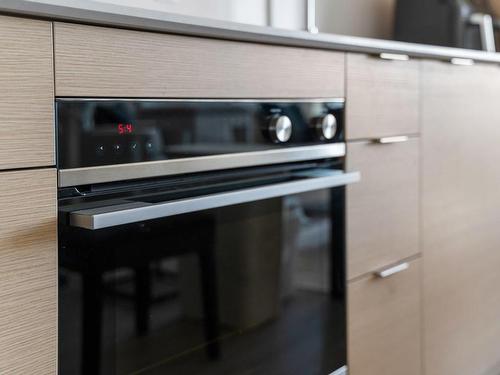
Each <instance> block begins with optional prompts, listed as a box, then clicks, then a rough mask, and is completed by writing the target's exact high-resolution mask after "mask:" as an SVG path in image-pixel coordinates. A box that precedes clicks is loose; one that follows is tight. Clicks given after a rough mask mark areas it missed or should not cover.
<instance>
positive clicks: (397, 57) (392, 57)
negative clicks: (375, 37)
mask: <svg viewBox="0 0 500 375" xmlns="http://www.w3.org/2000/svg"><path fill="white" fill-rule="evenodd" d="M379 57H380V58H381V59H383V60H394V61H408V60H410V56H408V55H404V54H400V53H384V52H382V53H381V54H380V55H379Z"/></svg>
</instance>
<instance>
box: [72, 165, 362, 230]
mask: <svg viewBox="0 0 500 375" xmlns="http://www.w3.org/2000/svg"><path fill="white" fill-rule="evenodd" d="M297 176H298V177H304V179H303V180H298V181H292V182H284V183H279V184H273V185H267V186H260V187H254V188H248V189H241V190H235V191H229V192H224V193H218V194H210V195H204V196H199V197H194V198H187V199H179V200H174V201H168V202H163V203H157V204H152V203H147V202H138V201H130V202H129V203H126V202H123V201H122V202H123V203H124V204H120V205H118V206H105V207H100V208H94V209H87V210H78V211H74V212H71V213H70V217H69V221H70V225H71V226H74V227H80V228H85V229H91V230H96V229H102V228H109V227H114V226H118V225H124V224H131V223H137V222H141V221H145V220H153V219H159V218H164V217H169V216H175V215H180V214H184V213H189V212H197V211H203V210H208V209H212V208H219V207H226V206H232V205H236V204H241V203H249V202H255V201H259V200H264V199H269V198H277V197H282V196H285V195H290V194H298V193H305V192H309V191H315V190H321V189H329V188H333V187H337V186H344V185H348V184H351V183H354V182H358V181H359V180H360V178H361V176H360V174H359V172H349V173H344V172H343V171H332V170H315V171H313V172H303V173H299V174H297Z"/></svg>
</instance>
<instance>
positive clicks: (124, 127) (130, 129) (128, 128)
mask: <svg viewBox="0 0 500 375" xmlns="http://www.w3.org/2000/svg"><path fill="white" fill-rule="evenodd" d="M116 129H117V131H118V134H120V135H124V134H133V133H134V126H133V125H132V124H122V123H120V124H118V125H117V127H116Z"/></svg>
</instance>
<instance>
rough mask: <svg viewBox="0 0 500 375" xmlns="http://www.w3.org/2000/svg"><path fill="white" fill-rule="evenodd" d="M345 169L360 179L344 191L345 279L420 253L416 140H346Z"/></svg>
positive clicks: (417, 144)
mask: <svg viewBox="0 0 500 375" xmlns="http://www.w3.org/2000/svg"><path fill="white" fill-rule="evenodd" d="M347 155H348V156H347V168H348V169H349V170H356V171H360V172H361V175H362V181H361V182H360V183H358V184H354V185H352V186H349V187H348V189H347V208H348V209H347V248H348V252H347V264H348V266H347V274H348V279H352V278H355V277H358V276H361V275H363V274H365V273H368V272H371V271H374V270H376V269H379V268H382V267H385V266H387V265H388V264H392V263H395V262H398V261H399V260H401V259H404V258H407V257H410V256H412V255H415V254H418V253H419V233H418V217H419V216H418V206H419V201H418V199H419V195H418V181H419V162H418V158H419V140H418V138H409V139H408V140H407V141H405V142H402V143H394V144H380V143H375V142H351V143H349V144H348V146H347Z"/></svg>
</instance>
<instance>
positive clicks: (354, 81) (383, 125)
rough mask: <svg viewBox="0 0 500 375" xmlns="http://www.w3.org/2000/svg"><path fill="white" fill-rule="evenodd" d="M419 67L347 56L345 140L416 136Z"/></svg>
mask: <svg viewBox="0 0 500 375" xmlns="http://www.w3.org/2000/svg"><path fill="white" fill-rule="evenodd" d="M419 64H420V62H419V61H415V60H410V61H390V60H382V59H379V58H377V57H373V56H369V55H363V54H354V53H349V54H347V66H346V69H347V73H346V79H347V87H346V96H347V101H346V106H347V107H346V137H347V139H366V138H379V137H384V136H391V135H400V134H415V133H418V132H419V123H418V121H419V119H418V114H419V76H420V65H419Z"/></svg>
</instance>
